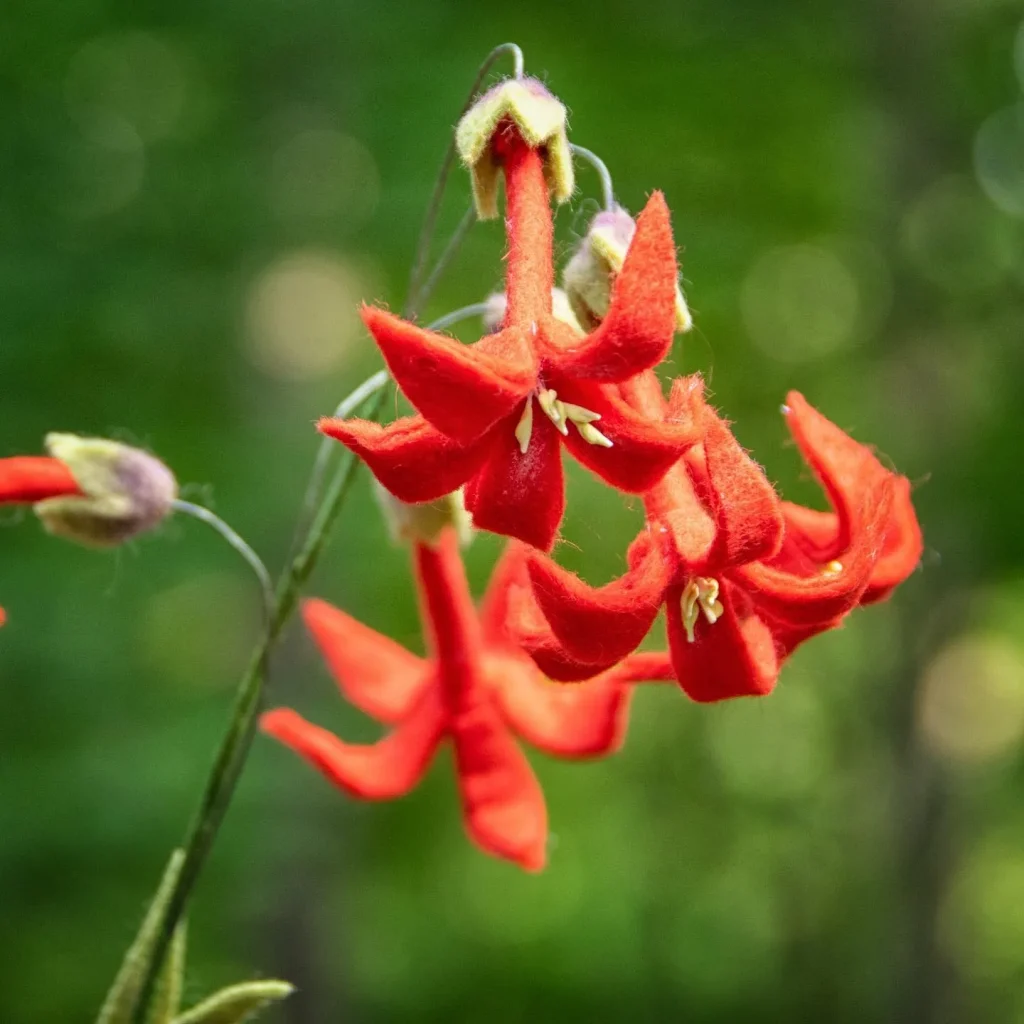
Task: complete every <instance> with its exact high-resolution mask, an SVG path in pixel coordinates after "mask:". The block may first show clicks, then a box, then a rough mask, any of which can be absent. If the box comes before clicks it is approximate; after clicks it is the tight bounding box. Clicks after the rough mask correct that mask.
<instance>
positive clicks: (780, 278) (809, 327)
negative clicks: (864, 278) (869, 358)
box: [741, 245, 860, 362]
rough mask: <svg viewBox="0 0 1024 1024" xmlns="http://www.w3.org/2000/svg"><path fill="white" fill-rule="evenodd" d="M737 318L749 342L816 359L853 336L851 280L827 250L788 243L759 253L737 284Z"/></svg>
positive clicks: (789, 357)
mask: <svg viewBox="0 0 1024 1024" xmlns="http://www.w3.org/2000/svg"><path fill="white" fill-rule="evenodd" d="M741 306H742V312H743V321H744V323H745V325H746V328H747V332H748V333H749V335H750V337H751V338H752V339H753V341H754V343H755V344H756V345H757V346H758V347H759V348H761V349H763V350H764V351H765V352H766V353H767V354H768V355H771V356H774V357H775V358H776V359H780V360H784V361H787V362H800V361H803V360H811V359H818V358H821V357H823V356H827V355H830V354H832V353H834V352H836V351H837V350H840V349H843V348H845V347H847V346H849V345H850V344H851V343H852V342H853V341H854V335H855V331H856V328H857V323H858V317H859V313H860V295H859V289H858V285H857V281H856V279H855V278H854V275H853V274H852V273H851V271H850V269H849V267H847V265H846V264H845V263H844V262H843V261H842V260H841V259H840V257H839V256H838V255H837V254H836V253H835V252H833V251H831V250H830V249H827V248H824V247H822V246H816V245H792V246H784V247H782V248H778V249H772V250H770V251H768V252H766V253H764V254H763V255H762V256H761V257H760V259H758V261H757V262H756V263H755V264H754V266H753V268H752V269H751V271H750V273H749V274H748V275H747V278H746V280H745V281H744V283H743V291H742V295H741Z"/></svg>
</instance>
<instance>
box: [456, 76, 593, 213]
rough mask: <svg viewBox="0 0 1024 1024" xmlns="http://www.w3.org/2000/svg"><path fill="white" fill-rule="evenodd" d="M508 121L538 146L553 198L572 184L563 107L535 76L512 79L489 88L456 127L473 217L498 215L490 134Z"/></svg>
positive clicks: (565, 192) (566, 192) (564, 197)
mask: <svg viewBox="0 0 1024 1024" xmlns="http://www.w3.org/2000/svg"><path fill="white" fill-rule="evenodd" d="M503 121H511V122H512V123H513V124H514V125H515V127H516V128H517V129H518V131H519V134H520V135H521V136H522V137H523V139H524V141H525V142H526V144H527V145H529V146H531V147H533V148H534V149H541V150H542V152H543V156H544V176H545V177H546V178H547V182H548V187H549V188H550V190H551V194H552V195H553V196H554V198H555V199H556V200H557V201H558V202H560V203H564V202H565V201H566V200H567V199H568V198H569V197H570V196H571V195H572V191H573V188H574V187H575V178H574V175H573V165H572V151H571V150H570V148H569V137H568V135H567V134H566V112H565V107H564V106H563V105H562V104H561V103H560V102H559V101H558V100H557V99H555V97H554V96H552V95H551V93H550V92H548V90H547V89H546V88H545V87H544V86H543V85H542V84H541V83H540V82H538V81H537V79H535V78H510V79H507V80H506V81H504V82H499V83H498V84H497V85H496V86H494V88H492V89H488V91H487V92H485V93H484V94H483V95H482V96H481V97H480V98H479V99H478V100H477V101H476V102H475V103H474V104H473V106H471V107H470V108H469V110H468V111H467V112H466V113H465V115H464V116H463V118H462V120H461V121H460V122H459V124H458V127H457V128H456V129H455V145H456V148H457V149H458V152H459V156H460V157H461V158H462V162H463V163H464V164H465V165H466V167H467V168H469V173H470V177H471V178H472V182H473V201H474V202H475V204H476V212H477V216H478V217H479V218H480V219H481V220H491V219H493V218H494V217H497V216H498V170H499V167H500V164H499V161H498V159H497V157H496V155H495V152H494V147H493V145H492V143H493V141H494V135H495V133H496V132H497V131H498V127H499V125H500V124H501V123H502V122H503Z"/></svg>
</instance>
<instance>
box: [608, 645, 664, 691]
mask: <svg viewBox="0 0 1024 1024" xmlns="http://www.w3.org/2000/svg"><path fill="white" fill-rule="evenodd" d="M612 671H613V672H614V674H615V678H616V679H618V680H619V682H621V683H667V682H673V683H674V682H675V681H676V671H675V669H674V668H673V667H672V658H671V655H669V654H668V653H667V652H665V651H635V652H634V653H633V654H630V655H628V656H627V657H625V658H623V659H622V661H620V662H619V664H618V665H616V666H615V668H614V669H613V670H612Z"/></svg>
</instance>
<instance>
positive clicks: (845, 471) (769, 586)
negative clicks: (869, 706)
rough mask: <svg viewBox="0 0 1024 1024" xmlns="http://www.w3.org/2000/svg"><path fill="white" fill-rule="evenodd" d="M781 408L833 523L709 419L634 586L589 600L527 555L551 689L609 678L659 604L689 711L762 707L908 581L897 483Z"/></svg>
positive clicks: (909, 517) (873, 462)
mask: <svg viewBox="0 0 1024 1024" xmlns="http://www.w3.org/2000/svg"><path fill="white" fill-rule="evenodd" d="M630 391H631V398H632V400H633V401H635V402H636V403H637V404H638V405H639V406H640V407H641V408H643V409H644V410H645V411H647V412H651V411H652V409H653V408H654V407H655V406H656V405H657V404H658V403H660V402H662V401H663V399H662V398H661V392H660V388H659V387H658V386H657V382H656V381H654V380H653V375H652V377H649V378H647V379H646V380H644V381H636V382H634V383H633V384H632V385H630ZM787 403H788V404H787V406H786V407H785V408H784V411H785V414H786V419H787V423H788V425H789V428H790V430H791V432H792V433H793V436H794V439H795V440H796V442H797V444H798V445H799V447H800V449H801V451H802V452H803V454H804V457H805V458H806V459H807V461H808V462H809V463H810V465H811V468H812V469H813V470H814V472H815V475H816V476H817V477H818V479H819V481H820V482H821V484H822V486H823V487H824V489H825V491H826V493H827V494H828V496H829V500H830V501H831V503H832V505H833V507H834V509H835V511H834V512H833V513H831V514H828V515H827V516H826V514H825V513H817V514H807V510H804V509H799V507H798V506H794V505H784V504H783V503H782V502H780V500H779V499H778V497H777V495H776V493H775V491H774V489H773V488H772V486H771V484H769V482H768V481H767V479H766V478H765V476H764V474H763V472H762V471H761V470H760V468H759V467H758V466H757V465H756V464H755V463H754V462H752V461H751V459H750V458H749V457H748V456H747V455H746V453H745V452H744V451H743V450H742V448H740V446H739V445H738V444H737V442H736V440H735V438H734V437H733V436H732V434H731V432H730V431H729V429H728V427H727V426H726V425H725V423H723V422H722V421H721V420H720V419H719V418H718V417H717V416H716V415H715V414H714V413H713V412H711V411H710V410H708V411H707V412H706V413H705V418H704V419H705V437H704V442H703V444H702V445H701V446H700V448H699V449H695V450H694V451H692V452H690V453H688V454H687V456H685V457H684V459H683V460H681V462H680V463H679V465H678V466H676V467H675V468H673V470H672V471H671V472H670V473H669V474H668V475H667V476H666V477H665V479H664V480H663V481H662V482H661V483H660V484H658V485H657V486H656V487H654V488H652V489H651V491H650V492H649V493H648V494H646V495H645V496H644V504H645V507H646V510H647V527H646V529H645V531H644V532H643V533H642V534H641V535H640V536H639V537H638V538H637V539H636V540H635V541H634V542H633V544H632V545H631V547H630V550H629V554H628V564H629V568H628V571H627V572H626V574H625V575H624V576H622V577H621V578H619V579H618V580H615V581H614V582H612V583H610V584H608V585H607V586H605V587H601V588H597V589H595V588H592V587H589V586H587V585H586V584H585V583H584V582H583V581H582V580H580V579H579V578H578V577H577V576H574V575H572V574H571V573H568V572H566V571H565V570H563V569H561V568H559V567H558V566H557V565H555V563H554V562H552V561H551V560H550V559H547V558H543V557H541V556H539V555H532V556H531V558H530V561H529V572H530V576H531V579H532V581H533V584H534V595H535V598H536V600H537V603H538V605H539V608H540V610H541V611H542V612H543V616H544V618H545V619H546V621H547V626H546V627H545V626H543V625H542V624H538V621H537V619H536V618H535V619H534V620H533V621H529V620H528V619H524V620H522V621H521V622H520V628H519V630H518V631H519V633H520V638H521V640H522V642H523V643H524V645H525V646H526V647H527V648H528V649H529V650H530V651H531V653H533V654H534V656H535V657H536V659H537V660H538V661H539V663H540V664H542V665H543V666H544V667H545V669H546V671H548V673H549V674H551V675H554V676H556V677H557V678H565V679H571V678H579V677H581V676H584V675H588V674H592V673H593V672H595V671H598V670H600V669H601V668H603V667H604V666H606V665H608V664H612V663H614V661H615V660H616V659H618V658H620V657H622V656H623V655H624V654H626V653H627V652H628V651H631V650H633V649H634V648H635V647H636V646H637V644H639V642H640V641H641V639H642V638H643V636H644V635H645V633H646V632H647V630H648V629H649V628H650V626H651V624H652V622H653V620H654V617H655V616H656V614H657V611H658V608H659V607H660V606H661V605H664V606H665V610H666V615H667V619H668V640H669V648H670V653H671V660H672V667H673V670H674V673H675V676H676V679H677V680H678V681H679V683H680V685H681V686H682V687H683V689H684V690H685V691H686V693H687V694H689V695H690V697H692V698H693V699H694V700H698V701H714V700H721V699H723V698H727V697H736V696H741V695H745V694H765V693H768V692H770V691H771V690H772V688H773V687H774V685H775V681H776V679H777V677H778V672H779V666H780V664H781V663H782V661H783V660H784V659H785V658H786V657H787V656H788V655H789V653H790V652H791V651H792V650H793V649H794V648H795V647H796V646H797V645H798V644H799V643H800V642H802V641H803V640H805V639H807V638H809V637H810V636H812V635H814V634H816V633H819V632H822V631H823V630H826V629H829V628H832V627H833V626H836V625H838V623H839V622H840V620H841V619H842V618H843V616H844V615H846V614H847V613H848V612H849V611H850V610H851V609H852V608H853V607H854V606H855V605H857V604H858V603H859V602H862V601H863V600H864V599H865V598H867V599H868V600H877V599H879V598H880V597H881V596H884V593H885V592H887V591H888V590H891V588H892V586H894V585H895V584H896V583H897V582H899V580H900V579H902V578H903V577H905V576H906V575H907V573H908V572H909V571H910V570H911V569H912V567H913V564H916V558H917V554H916V552H918V551H919V541H917V540H915V539H914V538H918V537H919V534H918V531H917V525H916V519H914V516H913V509H912V508H911V507H910V505H909V498H908V497H907V494H908V491H907V487H906V485H905V481H903V478H900V477H896V476H895V475H894V474H892V473H889V472H888V471H886V470H885V469H884V468H883V467H882V466H881V465H880V464H879V462H878V460H877V459H876V458H875V457H874V456H873V455H872V454H871V452H870V451H869V450H868V449H867V448H865V447H864V446H862V445H859V444H857V443H856V442H855V441H853V440H852V439H851V438H850V437H848V436H847V435H846V434H845V433H843V432H842V431H841V430H840V429H839V428H838V427H836V426H835V425H834V424H832V423H831V422H829V421H828V420H827V419H825V417H823V416H822V415H821V414H820V413H818V412H816V411H815V410H814V409H813V408H811V406H809V405H808V404H807V402H806V401H805V400H804V399H803V397H802V396H800V395H799V394H797V393H796V392H793V393H791V394H790V395H789V397H788V399H787ZM798 509H799V511H797V510H798ZM911 524H912V525H911ZM784 530H788V536H787V537H786V539H785V541H784V539H783V538H784ZM908 538H909V539H908Z"/></svg>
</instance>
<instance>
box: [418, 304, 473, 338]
mask: <svg viewBox="0 0 1024 1024" xmlns="http://www.w3.org/2000/svg"><path fill="white" fill-rule="evenodd" d="M486 312H487V303H486V302H473V303H470V304H469V305H468V306H462V307H460V308H459V309H453V310H452V311H451V312H450V313H445V315H444V316H439V317H438V318H437V319H436V320H432V321H431V322H430V324H429V325H428V329H429V330H431V331H443V330H445V329H446V328H448V327H451V326H452V325H453V324H457V323H460V322H461V321H463V320H468V319H469V318H470V317H471V316H483V315H484V313H486Z"/></svg>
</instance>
